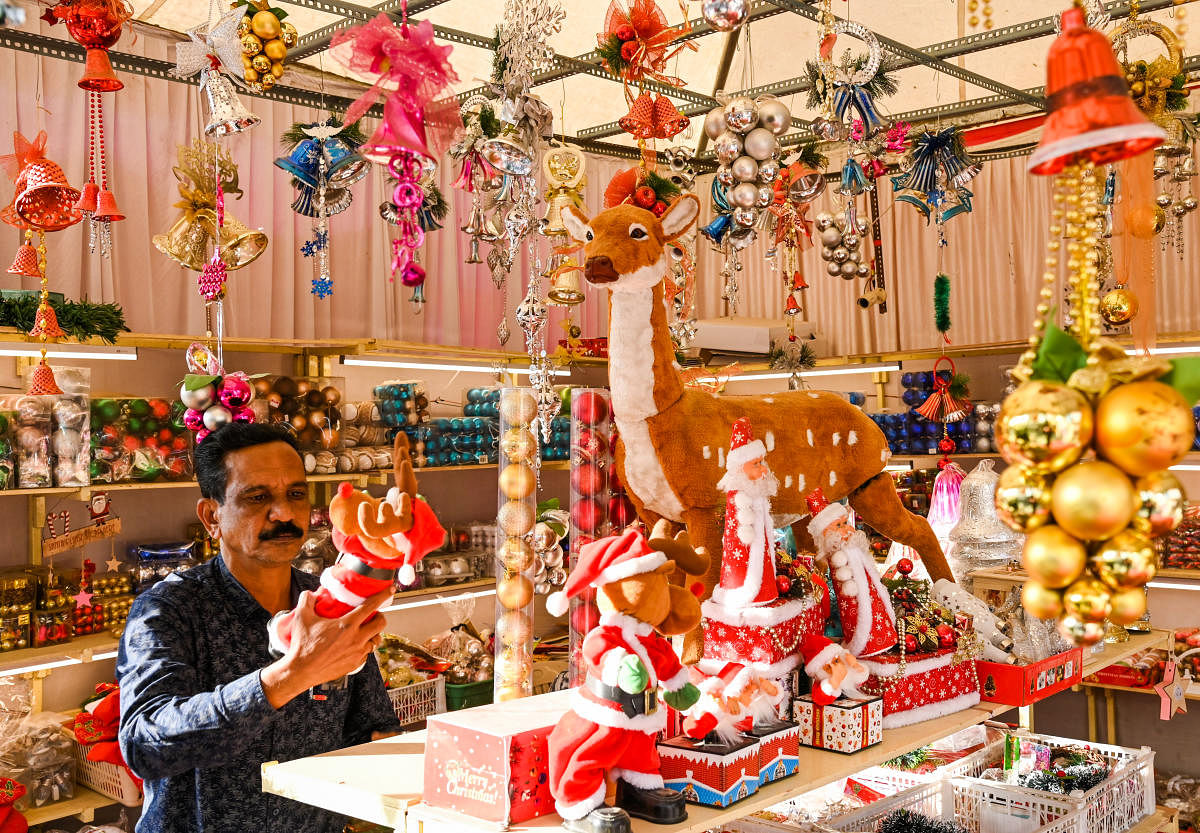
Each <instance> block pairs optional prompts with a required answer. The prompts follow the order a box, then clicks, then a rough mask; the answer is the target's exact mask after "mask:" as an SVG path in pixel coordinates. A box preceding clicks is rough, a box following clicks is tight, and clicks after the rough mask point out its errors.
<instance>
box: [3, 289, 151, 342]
mask: <svg viewBox="0 0 1200 833" xmlns="http://www.w3.org/2000/svg"><path fill="white" fill-rule="evenodd" d="M37 306H38V296H37V294H36V293H33V294H30V295H22V296H19V297H15V298H0V327H15V328H16V329H18V330H21V331H22V332H29V330H30V329H32V328H33V324H34V320H35V319H36V318H37ZM50 306H51V307H53V308H54V314H55V315H56V316H58V323H59V326H61V327H62V328H63V331H64V332H66V334H67V335H69V336H70V337H71V338H74V339H76V340H78V341H86V340H87V339H89V338H99V339H100V340H101V341H103V342H104V343H105V344H114V343H116V340H117V336H118V335H120V334H121V333H127V332H129V327H128V326H126V324H125V312H124V310H122V309H121V307H120V306H119V305H117V304H94V303H92V302H91V301H86V300H85V301H65V302H62V303H59V302H58V301H56V300H53V299H52V300H51V301H50Z"/></svg>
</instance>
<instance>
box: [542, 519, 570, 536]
mask: <svg viewBox="0 0 1200 833" xmlns="http://www.w3.org/2000/svg"><path fill="white" fill-rule="evenodd" d="M542 523H544V524H545V525H546V526H548V527H550V529H551V530H552V531H553V532H554V534H555V535H557V536H558V537H559V539H560V540H561V539H563V538H566V537H567V525H566V524H564V523H560V522H558V521H542Z"/></svg>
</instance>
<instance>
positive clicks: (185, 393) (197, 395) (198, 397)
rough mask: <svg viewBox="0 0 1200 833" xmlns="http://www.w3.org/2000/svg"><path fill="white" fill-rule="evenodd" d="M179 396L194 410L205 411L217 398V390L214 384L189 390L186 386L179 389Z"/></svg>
mask: <svg viewBox="0 0 1200 833" xmlns="http://www.w3.org/2000/svg"><path fill="white" fill-rule="evenodd" d="M179 398H180V400H182V402H183V404H184V405H187V406H188V407H189V408H191V409H192V410H194V411H203V410H204V409H205V408H207V407H208V406H209V405H211V404H212V403H213V402H214V401H215V400H216V398H217V390H216V388H214V387H213V386H212V385H205V386H204V387H202V388H197V389H196V390H188V389H187V388H186V387H181V388H180V389H179Z"/></svg>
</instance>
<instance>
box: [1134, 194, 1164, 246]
mask: <svg viewBox="0 0 1200 833" xmlns="http://www.w3.org/2000/svg"><path fill="white" fill-rule="evenodd" d="M1126 222H1127V225H1128V226H1129V233H1130V234H1132V235H1133V236H1134V237H1136V238H1138V239H1139V240H1149V239H1150V238H1152V237H1154V235H1156V234H1158V233H1159V232H1160V231H1162V230H1163V229H1164V228H1166V226H1167V212H1165V211H1163V210H1162V209H1161V208H1159V207H1158V206H1156V205H1154V204H1152V203H1144V204H1142V205H1135V206H1133V207H1132V208H1130V209H1129V211H1128V219H1127V221H1126Z"/></svg>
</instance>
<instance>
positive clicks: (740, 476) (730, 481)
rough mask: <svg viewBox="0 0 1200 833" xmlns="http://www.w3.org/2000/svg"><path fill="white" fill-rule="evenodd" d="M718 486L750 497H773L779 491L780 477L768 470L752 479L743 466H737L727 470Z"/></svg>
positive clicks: (722, 489)
mask: <svg viewBox="0 0 1200 833" xmlns="http://www.w3.org/2000/svg"><path fill="white" fill-rule="evenodd" d="M717 488H718V489H720V490H721V491H723V492H737V493H738V494H739V495H744V496H745V497H748V498H759V499H762V498H772V497H775V495H777V494H778V493H779V478H777V477H776V476H775V475H773V474H771V472H770V470H768V471H767V472H766V473H765V474H764V475H763V476H762V477H760V478H759V479H758V480H751V479H750V478H749V477H747V476H746V473H745V472H744V471H742V467H741V466H735V467H734V468H733V469H731V470H730V471H727V472H725V476H724V477H722V478H721V479H720V480H719V481H718V482H717Z"/></svg>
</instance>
